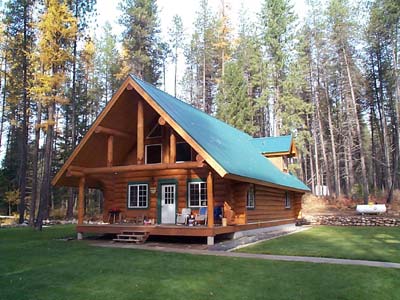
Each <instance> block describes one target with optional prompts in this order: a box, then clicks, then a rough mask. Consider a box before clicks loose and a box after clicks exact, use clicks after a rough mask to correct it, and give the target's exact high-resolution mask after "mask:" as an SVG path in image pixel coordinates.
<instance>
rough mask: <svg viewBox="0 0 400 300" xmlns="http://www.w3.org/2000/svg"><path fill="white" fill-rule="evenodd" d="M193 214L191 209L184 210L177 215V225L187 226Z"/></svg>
mask: <svg viewBox="0 0 400 300" xmlns="http://www.w3.org/2000/svg"><path fill="white" fill-rule="evenodd" d="M191 213H192V210H191V209H190V208H182V213H180V214H179V213H177V214H176V224H184V225H187V221H188V219H189V218H190V214H191Z"/></svg>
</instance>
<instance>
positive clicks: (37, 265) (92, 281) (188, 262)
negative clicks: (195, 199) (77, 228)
mask: <svg viewBox="0 0 400 300" xmlns="http://www.w3.org/2000/svg"><path fill="white" fill-rule="evenodd" d="M72 235H74V228H73V227H71V226H63V227H52V228H45V229H44V231H43V232H35V231H33V230H31V229H28V228H23V229H0V299H1V300H5V299H13V300H18V299H24V300H29V299H32V300H33V299H40V300H46V299H49V300H50V299H51V300H57V299H74V300H81V299H82V300H90V299H96V300H99V299H118V300H123V299H129V300H132V299H146V300H148V299H174V300H175V299H191V300H196V299H229V300H232V299H251V300H253V299H274V300H275V299H307V300H309V299H374V300H379V299H400V285H399V278H400V270H395V269H384V268H370V267H359V266H341V265H328V264H311V263H298V262H275V261H266V260H257V259H239V258H229V257H213V256H196V255H189V254H187V255H185V254H175V253H161V252H155V251H154V252H153V251H140V250H132V249H115V248H100V247H93V246H90V245H88V244H87V243H86V242H85V241H68V242H67V241H62V240H58V238H61V237H66V236H72Z"/></svg>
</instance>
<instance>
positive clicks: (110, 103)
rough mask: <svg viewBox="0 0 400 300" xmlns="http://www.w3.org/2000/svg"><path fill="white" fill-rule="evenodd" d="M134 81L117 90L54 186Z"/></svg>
mask: <svg viewBox="0 0 400 300" xmlns="http://www.w3.org/2000/svg"><path fill="white" fill-rule="evenodd" d="M133 82H134V81H133V80H132V78H130V77H128V78H127V79H126V80H125V81H124V83H123V84H122V85H121V87H120V88H119V89H118V90H117V92H116V93H115V94H114V96H113V97H112V98H111V100H110V101H109V102H108V104H107V105H106V107H105V108H104V109H103V111H102V112H101V113H100V115H99V116H98V117H97V119H96V121H95V122H94V124H93V125H92V126H91V127H90V128H89V130H88V132H87V133H86V134H85V136H84V137H83V139H82V140H81V141H80V143H79V144H78V146H77V147H76V148H75V150H74V151H73V152H72V154H71V155H70V156H69V157H68V159H67V161H66V162H65V163H64V165H63V166H62V167H61V169H60V170H59V171H58V173H57V174H56V176H54V178H53V180H52V181H51V184H52V185H58V184H59V182H60V180H61V177H62V176H64V175H65V173H66V172H67V169H68V168H69V166H70V165H71V164H72V162H73V161H74V159H75V158H76V156H77V155H78V153H79V152H80V151H81V150H82V148H83V147H84V146H85V145H86V143H87V142H88V140H89V139H90V137H91V136H92V135H93V134H94V133H95V128H97V127H98V126H99V124H100V123H101V122H102V121H103V120H104V118H105V116H106V115H107V114H108V112H109V111H110V110H111V109H112V108H113V107H114V105H115V103H116V102H117V101H118V99H119V97H120V96H121V95H122V93H123V92H125V91H126V87H127V85H129V84H130V85H131V86H133V85H132V83H133Z"/></svg>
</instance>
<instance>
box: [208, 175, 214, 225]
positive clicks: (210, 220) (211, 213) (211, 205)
mask: <svg viewBox="0 0 400 300" xmlns="http://www.w3.org/2000/svg"><path fill="white" fill-rule="evenodd" d="M207 224H208V227H214V193H213V178H212V173H211V171H210V172H208V176H207Z"/></svg>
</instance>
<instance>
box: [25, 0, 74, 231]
mask: <svg viewBox="0 0 400 300" xmlns="http://www.w3.org/2000/svg"><path fill="white" fill-rule="evenodd" d="M38 31H39V44H38V47H39V49H38V54H37V55H38V59H39V61H40V65H41V70H42V72H38V73H37V74H36V82H35V85H34V87H33V88H32V93H33V94H34V95H35V97H36V98H37V99H38V101H40V102H41V104H43V105H44V106H45V107H46V108H47V118H48V119H47V120H46V122H45V132H46V141H45V149H44V170H43V180H42V186H41V195H40V196H41V197H40V205H39V211H38V218H37V223H36V226H37V227H38V228H39V229H41V227H42V221H43V219H44V218H47V217H48V213H49V212H48V208H49V203H50V198H51V187H50V180H51V177H52V165H53V144H54V126H55V124H56V120H55V111H56V104H57V103H64V102H65V101H66V99H65V95H64V91H65V86H64V84H65V80H66V64H67V62H70V61H71V60H72V55H71V51H70V50H71V46H72V44H73V41H74V39H75V36H76V33H77V23H76V19H75V18H74V16H73V14H72V13H71V11H70V10H69V8H68V6H67V5H66V3H65V2H64V3H60V2H59V1H58V0H47V1H45V10H44V13H43V14H42V15H41V17H40V21H39V23H38Z"/></svg>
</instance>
